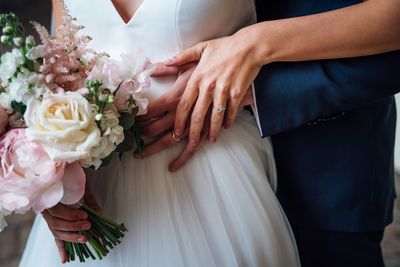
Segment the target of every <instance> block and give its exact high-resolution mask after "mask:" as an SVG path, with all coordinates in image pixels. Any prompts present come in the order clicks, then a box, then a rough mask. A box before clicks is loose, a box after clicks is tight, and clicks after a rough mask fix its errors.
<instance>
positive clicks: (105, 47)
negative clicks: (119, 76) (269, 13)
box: [20, 0, 300, 267]
mask: <svg viewBox="0 0 400 267" xmlns="http://www.w3.org/2000/svg"><path fill="white" fill-rule="evenodd" d="M65 2H66V4H67V7H68V8H69V10H70V13H71V14H72V16H74V17H76V18H77V19H78V23H79V24H82V25H85V27H86V29H85V31H86V33H87V34H89V35H90V36H92V37H93V41H92V43H91V45H92V47H94V48H95V49H97V50H98V51H106V52H108V53H109V54H111V55H112V56H119V55H120V54H121V53H128V52H130V51H132V49H134V48H135V47H139V48H142V49H143V50H144V52H145V53H146V54H147V55H148V56H149V58H150V59H151V60H152V61H153V62H157V61H161V60H165V59H168V58H169V57H171V56H173V55H175V54H177V53H178V52H179V51H181V50H182V49H185V48H188V47H190V46H192V45H195V44H196V43H198V42H200V41H203V40H208V39H212V38H216V37H221V36H224V35H229V34H232V33H234V32H235V31H237V30H238V29H240V28H241V27H244V26H246V25H249V24H251V23H254V22H255V16H256V15H255V6H254V1H253V0H144V1H143V3H142V4H141V6H140V7H139V9H138V10H137V11H136V13H135V15H134V16H133V17H132V18H131V20H130V21H129V22H128V23H124V21H123V20H122V19H121V17H120V15H119V14H118V12H117V10H116V9H115V7H114V6H113V4H112V2H111V0H66V1H65ZM174 80H175V78H168V79H153V80H152V88H151V90H150V91H149V92H148V94H149V97H150V98H151V99H155V98H157V97H159V96H160V95H161V94H163V93H164V92H166V91H167V90H168V89H170V88H171V86H172V84H173V82H174ZM182 145H183V144H182ZM180 149H181V147H176V148H173V149H170V150H168V151H165V152H162V153H159V154H157V155H154V156H152V157H150V158H148V159H145V160H137V159H134V158H133V157H132V156H131V155H128V154H127V155H125V156H124V157H123V159H122V160H121V161H120V160H119V159H118V158H117V157H116V159H115V160H114V161H113V162H112V164H111V165H110V166H109V167H107V168H105V169H103V170H102V171H101V172H100V173H99V174H98V175H97V176H96V177H92V178H91V180H90V183H91V187H92V190H93V191H94V194H95V195H96V197H97V198H98V200H99V202H100V204H101V205H102V207H103V208H104V211H105V213H106V214H107V215H108V216H110V217H111V218H113V219H114V220H116V221H119V222H124V223H125V225H126V226H127V228H128V229H129V232H128V233H127V235H126V237H125V238H124V239H123V241H122V244H120V245H119V246H118V247H117V248H115V249H114V250H112V251H111V253H110V254H109V255H108V256H107V257H106V258H105V259H104V260H102V261H91V260H89V261H88V262H87V263H85V264H86V266H107V267H114V266H117V267H122V266H126V267H128V266H129V267H131V266H138V267H150V266H151V267H166V266H170V267H179V266H189V267H195V266H198V267H211V266H216V267H224V266H226V267H234V266H257V267H265V266H271V267H292V266H299V265H300V264H299V260H298V256H297V251H296V245H295V241H294V238H293V235H292V233H291V230H290V227H289V225H288V223H287V221H286V218H285V216H284V214H283V212H282V210H281V207H280V205H279V203H278V201H277V199H276V197H275V194H274V192H273V190H272V189H271V186H270V183H269V180H272V181H275V178H276V177H275V176H276V174H275V169H274V168H275V167H274V162H273V156H272V148H271V146H270V144H269V143H268V140H266V139H264V140H263V139H261V138H260V136H259V132H258V128H257V125H256V123H255V120H254V118H253V117H252V116H251V115H250V114H248V113H247V112H242V113H241V114H240V115H239V117H238V119H237V121H236V123H235V125H234V127H233V128H232V129H231V130H229V131H223V132H222V133H221V135H220V137H219V141H218V142H217V143H216V144H206V145H204V146H203V147H202V148H201V149H200V150H199V151H198V152H197V154H196V155H195V156H194V158H193V159H192V160H191V161H190V162H189V163H188V164H187V165H186V166H185V167H184V168H183V169H182V170H180V171H178V172H176V173H170V172H168V171H167V166H168V163H169V162H170V161H171V160H172V159H173V158H175V156H176V155H177V153H178V152H179V150H180ZM20 266H23V267H39V266H40V267H55V266H61V264H60V259H59V254H58V252H57V248H56V245H55V242H54V238H53V237H52V235H51V233H50V231H49V229H48V227H47V224H46V222H45V221H44V220H43V218H42V217H41V216H38V217H37V219H36V221H35V224H34V226H33V229H32V232H31V235H30V237H29V241H28V244H27V246H26V250H25V253H24V256H23V258H22V261H21V264H20ZM68 266H82V265H81V264H80V263H79V262H74V263H68Z"/></svg>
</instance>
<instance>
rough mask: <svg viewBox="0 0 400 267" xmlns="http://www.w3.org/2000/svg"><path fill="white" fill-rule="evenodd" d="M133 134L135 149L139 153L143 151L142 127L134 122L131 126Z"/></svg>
mask: <svg viewBox="0 0 400 267" xmlns="http://www.w3.org/2000/svg"><path fill="white" fill-rule="evenodd" d="M133 134H134V135H135V142H136V146H137V149H138V150H139V152H140V153H143V151H144V141H143V138H142V129H141V127H140V126H139V125H138V124H137V123H135V125H134V126H133Z"/></svg>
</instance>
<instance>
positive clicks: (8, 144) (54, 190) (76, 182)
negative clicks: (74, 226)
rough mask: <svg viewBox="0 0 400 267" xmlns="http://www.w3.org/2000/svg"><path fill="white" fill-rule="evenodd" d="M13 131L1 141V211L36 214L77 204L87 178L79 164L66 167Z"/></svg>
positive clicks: (21, 134)
mask: <svg viewBox="0 0 400 267" xmlns="http://www.w3.org/2000/svg"><path fill="white" fill-rule="evenodd" d="M25 131H26V130H25V129H14V130H11V131H9V132H7V134H6V135H5V136H4V137H3V138H2V139H1V140H0V159H1V160H0V164H1V165H0V208H2V209H3V211H5V213H6V214H7V213H11V212H19V213H21V212H25V211H27V210H29V209H33V210H34V211H35V212H36V213H39V212H42V211H43V210H45V209H47V208H51V207H53V206H55V205H56V204H57V203H59V202H61V203H64V204H67V205H72V204H75V203H77V202H78V201H79V200H80V199H81V198H82V196H83V194H84V191H85V182H86V177H85V173H84V172H83V170H82V168H81V167H80V165H79V164H78V163H73V164H69V165H67V164H66V163H65V162H55V161H53V160H51V159H50V157H49V155H48V154H47V153H46V152H45V150H44V149H43V147H42V146H41V145H39V144H37V143H34V142H30V141H28V139H27V138H26V135H25Z"/></svg>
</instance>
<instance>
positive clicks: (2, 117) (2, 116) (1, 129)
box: [0, 107, 8, 136]
mask: <svg viewBox="0 0 400 267" xmlns="http://www.w3.org/2000/svg"><path fill="white" fill-rule="evenodd" d="M7 127H8V113H7V111H6V110H5V109H4V108H2V107H0V136H1V135H3V134H4V133H5V132H6V130H7Z"/></svg>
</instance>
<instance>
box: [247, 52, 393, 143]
mask: <svg viewBox="0 0 400 267" xmlns="http://www.w3.org/2000/svg"><path fill="white" fill-rule="evenodd" d="M399 91H400V51H396V52H391V53H386V54H381V55H375V56H368V57H360V58H349V59H339V60H322V61H310V62H289V63H274V64H271V65H268V66H266V67H264V68H263V69H262V70H261V72H260V75H259V76H258V78H257V79H256V82H255V98H256V103H257V111H258V115H259V119H260V126H261V129H262V135H263V136H269V135H274V134H277V133H280V132H283V131H286V130H290V129H293V128H296V127H299V126H301V125H304V124H306V123H308V122H310V121H313V120H315V119H317V118H319V117H327V116H331V115H333V114H336V113H339V112H343V111H347V110H351V109H354V108H357V107H360V106H362V105H366V104H369V103H372V102H374V101H378V100H380V99H382V98H385V97H388V96H392V95H394V94H396V93H397V92H399Z"/></svg>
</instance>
